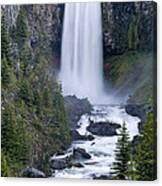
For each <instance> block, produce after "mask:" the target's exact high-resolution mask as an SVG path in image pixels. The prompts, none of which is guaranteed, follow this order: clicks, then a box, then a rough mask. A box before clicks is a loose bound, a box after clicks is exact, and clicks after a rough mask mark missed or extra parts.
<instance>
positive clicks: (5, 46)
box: [1, 14, 9, 61]
mask: <svg viewBox="0 0 162 186" xmlns="http://www.w3.org/2000/svg"><path fill="white" fill-rule="evenodd" d="M4 58H6V59H7V60H8V61H9V37H8V32H7V28H6V23H5V17H4V16H3V14H2V18H1V59H4Z"/></svg>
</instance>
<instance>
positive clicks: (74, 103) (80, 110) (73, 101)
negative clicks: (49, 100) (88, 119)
mask: <svg viewBox="0 0 162 186" xmlns="http://www.w3.org/2000/svg"><path fill="white" fill-rule="evenodd" d="M64 103H65V111H66V114H67V119H68V123H69V125H70V128H71V129H72V130H74V129H77V128H78V125H77V122H78V121H79V119H80V117H81V116H82V115H83V114H86V113H90V111H91V109H92V106H91V104H90V103H89V101H88V99H78V98H77V97H76V96H66V97H64Z"/></svg>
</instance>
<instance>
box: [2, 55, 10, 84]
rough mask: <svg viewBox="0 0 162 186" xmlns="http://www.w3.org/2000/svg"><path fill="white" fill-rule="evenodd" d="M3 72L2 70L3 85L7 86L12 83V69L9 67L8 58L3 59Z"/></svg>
mask: <svg viewBox="0 0 162 186" xmlns="http://www.w3.org/2000/svg"><path fill="white" fill-rule="evenodd" d="M1 65H2V66H1V68H2V69H1V70H2V85H4V86H7V85H8V84H9V83H10V80H11V79H10V73H11V67H10V66H9V65H8V61H7V60H6V58H2V63H1Z"/></svg>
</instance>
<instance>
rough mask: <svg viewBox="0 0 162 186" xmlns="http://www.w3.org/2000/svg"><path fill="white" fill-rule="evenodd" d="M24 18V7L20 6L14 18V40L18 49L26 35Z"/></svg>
mask: <svg viewBox="0 0 162 186" xmlns="http://www.w3.org/2000/svg"><path fill="white" fill-rule="evenodd" d="M25 19H26V15H25V9H24V8H23V7H20V11H19V14H18V16H17V19H16V31H15V32H16V33H15V35H16V36H15V37H16V42H17V44H18V47H19V49H20V50H21V48H22V47H23V45H24V43H25V41H26V39H27V36H28V32H27V25H26V22H25Z"/></svg>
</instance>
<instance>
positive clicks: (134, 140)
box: [131, 135, 140, 154]
mask: <svg viewBox="0 0 162 186" xmlns="http://www.w3.org/2000/svg"><path fill="white" fill-rule="evenodd" d="M139 142H140V136H139V135H136V136H134V137H133V140H132V141H131V146H132V153H133V154H134V153H136V147H137V145H138V144H139Z"/></svg>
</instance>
